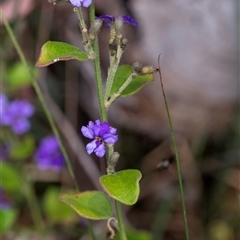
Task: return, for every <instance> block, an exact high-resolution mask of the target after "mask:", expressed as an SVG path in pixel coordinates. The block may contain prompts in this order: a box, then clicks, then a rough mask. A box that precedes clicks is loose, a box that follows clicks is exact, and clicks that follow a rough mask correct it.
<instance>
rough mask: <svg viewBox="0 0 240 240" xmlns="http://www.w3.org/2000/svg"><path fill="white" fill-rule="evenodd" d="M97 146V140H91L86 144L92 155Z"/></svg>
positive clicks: (88, 151)
mask: <svg viewBox="0 0 240 240" xmlns="http://www.w3.org/2000/svg"><path fill="white" fill-rule="evenodd" d="M96 147H97V144H96V140H93V141H91V142H90V143H88V144H87V146H86V150H87V153H88V154H89V155H90V154H91V153H92V152H93V151H94V150H95V148H96Z"/></svg>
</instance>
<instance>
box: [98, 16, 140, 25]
mask: <svg viewBox="0 0 240 240" xmlns="http://www.w3.org/2000/svg"><path fill="white" fill-rule="evenodd" d="M121 17H122V20H123V22H124V23H127V24H130V25H133V26H134V27H137V26H138V23H137V21H136V20H135V19H134V18H132V17H131V16H121ZM97 18H100V19H102V20H103V21H105V22H107V24H106V25H105V26H106V27H110V24H111V23H112V22H114V20H115V18H116V17H114V16H111V15H102V16H99V17H97Z"/></svg>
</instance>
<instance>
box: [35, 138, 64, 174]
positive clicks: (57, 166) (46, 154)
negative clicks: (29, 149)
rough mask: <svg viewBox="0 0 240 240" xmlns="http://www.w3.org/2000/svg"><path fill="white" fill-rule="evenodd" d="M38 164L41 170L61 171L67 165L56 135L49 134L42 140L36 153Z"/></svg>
mask: <svg viewBox="0 0 240 240" xmlns="http://www.w3.org/2000/svg"><path fill="white" fill-rule="evenodd" d="M34 159H35V161H36V163H37V166H38V168H39V169H41V170H46V169H52V170H54V171H59V170H61V169H62V167H63V166H64V165H65V162H64V157H63V156H62V154H61V152H60V148H59V144H58V140H57V138H56V137H55V136H48V137H45V138H43V139H42V140H41V142H40V145H39V147H38V149H37V151H36V152H35V154H34Z"/></svg>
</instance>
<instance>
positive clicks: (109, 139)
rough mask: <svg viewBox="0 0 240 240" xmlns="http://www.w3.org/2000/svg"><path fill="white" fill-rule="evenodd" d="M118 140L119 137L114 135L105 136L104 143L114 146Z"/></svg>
mask: <svg viewBox="0 0 240 240" xmlns="http://www.w3.org/2000/svg"><path fill="white" fill-rule="evenodd" d="M117 140H118V136H117V135H112V134H110V133H109V134H105V135H104V137H103V141H104V142H105V143H109V144H114V143H115V142H117Z"/></svg>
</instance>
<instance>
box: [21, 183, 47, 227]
mask: <svg viewBox="0 0 240 240" xmlns="http://www.w3.org/2000/svg"><path fill="white" fill-rule="evenodd" d="M23 192H24V196H25V198H26V200H27V202H28V206H29V208H30V212H31V216H32V219H33V222H34V225H35V227H36V229H38V230H39V231H43V230H44V227H45V226H44V221H43V217H42V214H41V211H40V209H39V203H38V200H37V197H36V195H35V192H34V190H33V186H32V183H31V182H30V181H28V180H26V181H25V182H24V185H23Z"/></svg>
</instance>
